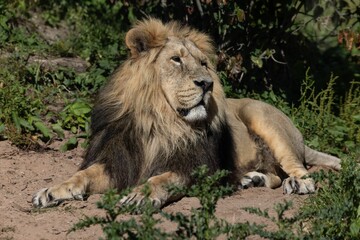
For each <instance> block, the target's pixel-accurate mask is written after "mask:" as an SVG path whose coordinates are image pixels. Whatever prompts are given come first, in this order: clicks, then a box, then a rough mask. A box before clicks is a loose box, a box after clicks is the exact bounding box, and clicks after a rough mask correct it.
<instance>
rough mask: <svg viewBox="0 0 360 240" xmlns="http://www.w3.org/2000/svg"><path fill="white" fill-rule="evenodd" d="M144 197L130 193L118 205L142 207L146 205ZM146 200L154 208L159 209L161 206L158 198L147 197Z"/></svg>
mask: <svg viewBox="0 0 360 240" xmlns="http://www.w3.org/2000/svg"><path fill="white" fill-rule="evenodd" d="M146 198H147V197H146V196H144V195H143V194H141V193H137V192H134V193H130V194H129V195H127V196H125V197H123V198H122V199H121V200H120V201H119V203H120V205H132V204H134V205H136V206H138V207H141V206H143V205H144V204H145V203H146ZM148 200H149V201H150V202H151V204H152V206H153V207H155V208H160V207H161V206H162V203H161V200H160V199H158V198H152V197H148Z"/></svg>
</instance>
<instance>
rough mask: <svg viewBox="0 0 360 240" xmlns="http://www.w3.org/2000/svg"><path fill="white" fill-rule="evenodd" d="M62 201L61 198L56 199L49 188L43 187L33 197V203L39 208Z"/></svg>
mask: <svg viewBox="0 0 360 240" xmlns="http://www.w3.org/2000/svg"><path fill="white" fill-rule="evenodd" d="M61 202H62V200H61V199H56V198H54V197H53V195H52V194H51V192H49V189H48V188H43V189H41V190H40V191H39V192H37V193H36V194H35V195H34V196H33V198H32V203H33V205H34V207H37V208H44V207H54V206H57V205H59V204H60V203H61Z"/></svg>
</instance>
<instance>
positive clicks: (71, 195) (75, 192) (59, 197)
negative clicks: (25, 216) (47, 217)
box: [32, 184, 86, 208]
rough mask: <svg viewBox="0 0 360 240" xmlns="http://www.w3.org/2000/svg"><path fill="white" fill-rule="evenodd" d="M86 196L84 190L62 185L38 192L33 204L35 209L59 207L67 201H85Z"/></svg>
mask: <svg viewBox="0 0 360 240" xmlns="http://www.w3.org/2000/svg"><path fill="white" fill-rule="evenodd" d="M85 197H86V195H85V194H84V191H83V190H82V188H75V187H74V186H72V185H69V184H62V185H59V186H55V187H51V188H43V189H41V190H40V191H39V192H37V193H36V194H35V195H34V196H33V198H32V203H33V206H34V207H37V208H45V207H54V206H57V205H59V204H60V203H62V202H63V201H65V200H71V199H75V200H84V198H85Z"/></svg>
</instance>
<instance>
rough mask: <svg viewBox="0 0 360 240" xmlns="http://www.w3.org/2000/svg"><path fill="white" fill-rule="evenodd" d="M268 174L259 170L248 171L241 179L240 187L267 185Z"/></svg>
mask: <svg viewBox="0 0 360 240" xmlns="http://www.w3.org/2000/svg"><path fill="white" fill-rule="evenodd" d="M266 178H267V177H266V175H265V174H263V173H259V172H248V173H247V174H245V176H244V177H242V178H241V180H240V186H239V187H240V188H241V189H247V188H250V187H264V186H266Z"/></svg>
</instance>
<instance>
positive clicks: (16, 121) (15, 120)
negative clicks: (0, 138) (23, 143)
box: [11, 112, 21, 130]
mask: <svg viewBox="0 0 360 240" xmlns="http://www.w3.org/2000/svg"><path fill="white" fill-rule="evenodd" d="M11 118H12V121H13V123H14V124H15V127H16V129H17V130H21V125H20V119H19V116H18V114H17V112H12V113H11Z"/></svg>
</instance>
